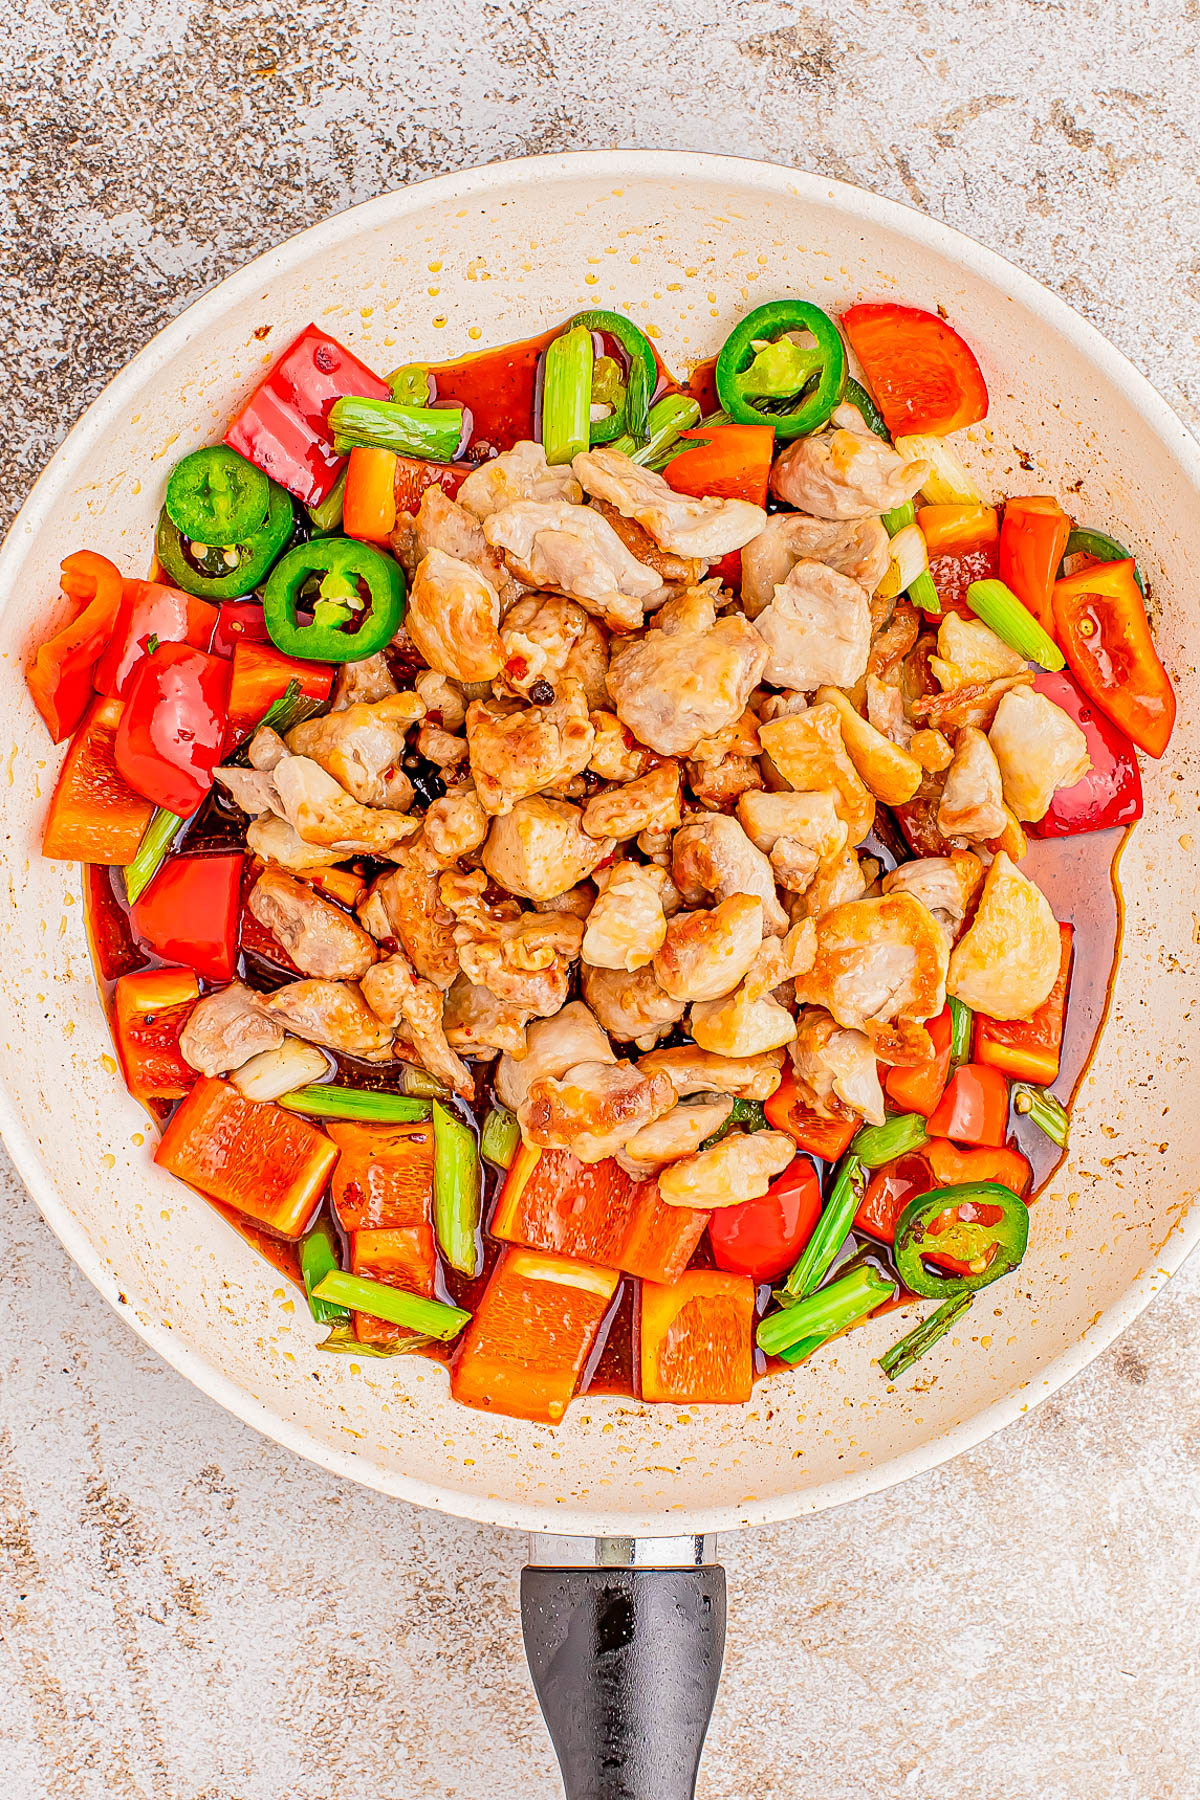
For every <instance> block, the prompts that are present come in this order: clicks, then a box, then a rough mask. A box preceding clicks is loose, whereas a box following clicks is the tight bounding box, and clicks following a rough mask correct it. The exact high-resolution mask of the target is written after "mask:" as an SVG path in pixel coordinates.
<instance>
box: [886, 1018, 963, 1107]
mask: <svg viewBox="0 0 1200 1800" xmlns="http://www.w3.org/2000/svg"><path fill="white" fill-rule="evenodd" d="M925 1029H926V1031H928V1033H929V1036H930V1039H931V1040H932V1043H933V1054H932V1056H930V1057H928V1058H927V1059H926V1060H925V1061H924V1062H921V1063H914V1064H913V1065H912V1067H911V1068H907V1069H905V1068H899V1067H897V1068H894V1069H889V1070H888V1072H887V1077H886V1079H885V1081H884V1084H883V1085H884V1088H885V1090H886V1092H887V1096H888V1099H889V1100H890V1101H891V1102H892V1104H893V1106H895V1107H896V1109H897V1111H899V1112H910V1113H920V1114H921V1116H922V1117H923V1118H926V1119H927V1118H928V1117H929V1115H930V1113H931V1112H932V1111H933V1110H934V1108H935V1107H936V1106H937V1104H938V1102H939V1100H940V1099H941V1097H942V1095H943V1093H944V1092H945V1088H946V1082H947V1080H948V1078H949V1075H950V1038H951V1029H952V1028H951V1022H950V1008H949V1007H948V1006H944V1007H943V1008H942V1010H941V1012H940V1013H939V1014H938V1015H937V1017H936V1019H929V1020H927V1021H926V1025H925Z"/></svg>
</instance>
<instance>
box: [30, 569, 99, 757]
mask: <svg viewBox="0 0 1200 1800" xmlns="http://www.w3.org/2000/svg"><path fill="white" fill-rule="evenodd" d="M62 591H63V593H64V594H65V595H66V597H67V599H68V600H73V601H75V602H76V603H77V605H78V606H79V611H78V612H77V613H76V615H75V617H74V619H73V620H72V621H71V623H70V624H69V625H65V626H64V627H63V629H62V630H61V631H57V632H55V634H54V636H53V637H52V638H48V639H47V640H46V642H45V643H43V644H41V645H40V646H39V647H38V650H37V652H36V654H35V656H34V658H33V661H32V662H31V663H30V665H29V668H28V670H27V671H26V675H25V680H26V682H27V684H28V687H29V692H30V695H31V697H32V699H33V703H34V705H35V706H36V707H37V709H38V711H39V712H40V713H41V715H42V718H43V719H44V720H45V721H46V727H47V730H48V731H49V733H50V736H51V737H52V738H53V739H54V741H55V743H56V744H61V743H62V740H63V739H64V738H65V737H70V735H71V733H72V732H73V731H74V730H75V727H76V726H77V725H78V724H79V723H80V721H81V719H82V718H83V715H84V713H85V712H86V711H87V709H88V707H89V706H90V705H91V703H92V697H93V694H94V693H95V670H96V664H97V663H98V662H99V660H100V658H101V657H102V656H103V654H104V651H105V649H106V648H107V645H108V642H109V639H110V638H111V636H112V633H113V630H114V628H115V626H116V621H117V615H118V614H119V612H120V610H121V592H122V580H121V573H120V570H119V569H118V568H117V567H116V566H115V564H113V563H111V562H109V560H108V558H107V557H106V556H100V555H98V553H97V552H96V551H95V550H76V551H75V552H74V553H73V554H72V555H71V556H68V557H67V559H66V561H65V562H64V563H63V565H62Z"/></svg>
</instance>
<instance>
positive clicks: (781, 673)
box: [754, 561, 871, 689]
mask: <svg viewBox="0 0 1200 1800" xmlns="http://www.w3.org/2000/svg"><path fill="white" fill-rule="evenodd" d="M754 624H755V629H756V630H757V631H758V634H759V636H760V637H761V638H762V640H763V642H764V643H765V644H766V646H767V666H766V669H765V670H764V672H763V673H764V679H765V680H767V681H769V682H770V683H771V684H772V686H774V687H782V688H798V689H808V688H815V687H822V686H824V685H825V684H826V683H829V684H831V685H832V686H834V687H853V686H854V683H855V682H856V681H861V680H862V678H863V676H864V675H865V674H866V672H867V655H868V653H869V651H870V648H871V611H870V607H869V605H868V602H867V590H866V589H865V588H863V587H860V586H859V584H858V582H857V581H851V580H850V578H849V576H847V575H839V574H838V572H837V570H836V569H830V568H828V567H827V566H826V565H825V564H824V563H820V562H809V561H804V562H798V563H797V564H796V565H795V567H794V568H793V569H792V571H791V573H790V574H789V575H788V577H787V580H786V581H783V582H781V583H780V585H779V586H778V587H777V588H776V589H775V595H774V598H773V599H772V601H771V603H770V605H769V606H767V607H765V608H764V609H763V611H762V612H760V613H759V615H758V617H757V618H756V619H755V621H754Z"/></svg>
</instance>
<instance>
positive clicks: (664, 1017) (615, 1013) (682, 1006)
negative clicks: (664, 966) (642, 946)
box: [580, 963, 687, 1050]
mask: <svg viewBox="0 0 1200 1800" xmlns="http://www.w3.org/2000/svg"><path fill="white" fill-rule="evenodd" d="M580 974H581V985H582V988H583V997H584V999H585V1000H586V1001H587V1003H588V1005H589V1006H590V1007H591V1009H592V1011H593V1012H594V1013H595V1015H596V1017H597V1018H598V1019H599V1021H600V1023H601V1025H603V1027H604V1029H605V1031H607V1032H608V1034H609V1036H610V1037H613V1038H615V1039H616V1040H617V1042H618V1043H622V1044H627V1043H630V1042H632V1043H635V1044H636V1045H637V1046H638V1048H639V1050H651V1049H653V1047H654V1045H655V1044H656V1043H657V1042H658V1040H659V1038H661V1037H666V1036H667V1034H668V1033H669V1032H670V1031H672V1030H673V1029H674V1027H675V1026H676V1025H677V1024H678V1023H679V1021H680V1019H682V1017H683V1015H684V1013H685V1012H686V1011H687V1003H686V1001H683V1000H672V998H671V996H670V995H669V994H668V993H665V992H664V990H663V989H662V988H661V987H660V986H659V985H658V981H657V980H656V978H655V974H654V970H653V968H652V966H651V965H650V964H649V963H647V964H645V966H644V967H643V968H640V969H635V970H633V972H632V973H629V972H627V971H626V970H624V969H595V968H592V967H591V966H590V965H589V964H587V963H584V965H583V967H582V969H581V972H580Z"/></svg>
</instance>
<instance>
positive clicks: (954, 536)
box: [917, 506, 1000, 558]
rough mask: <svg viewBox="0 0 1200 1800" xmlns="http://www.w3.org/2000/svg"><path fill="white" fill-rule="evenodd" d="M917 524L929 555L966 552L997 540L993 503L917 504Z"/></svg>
mask: <svg viewBox="0 0 1200 1800" xmlns="http://www.w3.org/2000/svg"><path fill="white" fill-rule="evenodd" d="M917 524H918V525H919V526H920V527H921V535H922V537H923V538H924V539H925V542H926V544H927V545H928V546H929V555H930V557H931V558H932V557H935V556H969V555H971V553H972V552H973V551H976V550H986V549H988V548H989V547H990V546H992V545H993V544H998V543H999V541H1000V515H999V514H998V513H997V511H996V508H995V507H994V506H919V507H918V508H917Z"/></svg>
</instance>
